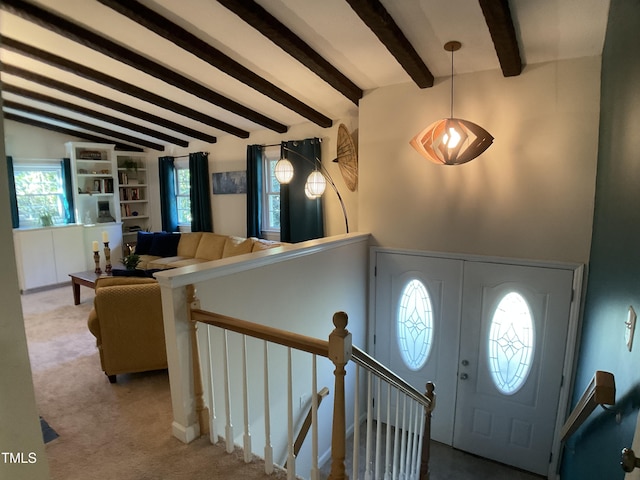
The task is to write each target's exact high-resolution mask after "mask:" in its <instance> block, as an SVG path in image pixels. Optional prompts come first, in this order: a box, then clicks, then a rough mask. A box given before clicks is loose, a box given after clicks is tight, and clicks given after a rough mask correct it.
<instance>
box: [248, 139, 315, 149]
mask: <svg viewBox="0 0 640 480" xmlns="http://www.w3.org/2000/svg"><path fill="white" fill-rule="evenodd" d="M315 138H318V137H315ZM287 141H289V142H290V141H291V140H287ZM294 141H299V140H294ZM283 143H285V142H280V143H271V144H262V145H260V146H261V147H262V148H267V147H281V146H282V144H283ZM318 143H322V138H318Z"/></svg>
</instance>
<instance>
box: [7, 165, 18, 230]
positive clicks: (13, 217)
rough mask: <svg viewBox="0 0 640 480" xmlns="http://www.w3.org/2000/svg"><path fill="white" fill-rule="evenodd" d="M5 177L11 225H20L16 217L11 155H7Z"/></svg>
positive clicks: (16, 206) (16, 209) (14, 183)
mask: <svg viewBox="0 0 640 480" xmlns="http://www.w3.org/2000/svg"><path fill="white" fill-rule="evenodd" d="M7 177H8V180H9V207H10V208H11V225H12V227H13V228H18V227H19V226H20V219H19V217H18V197H16V180H15V178H14V176H13V157H7Z"/></svg>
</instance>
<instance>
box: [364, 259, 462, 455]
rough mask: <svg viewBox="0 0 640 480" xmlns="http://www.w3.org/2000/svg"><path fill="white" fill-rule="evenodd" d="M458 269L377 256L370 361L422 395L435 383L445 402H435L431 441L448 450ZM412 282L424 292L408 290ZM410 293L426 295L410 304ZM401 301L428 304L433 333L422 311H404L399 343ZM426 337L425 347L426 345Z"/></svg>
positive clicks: (450, 263)
mask: <svg viewBox="0 0 640 480" xmlns="http://www.w3.org/2000/svg"><path fill="white" fill-rule="evenodd" d="M462 266H463V262H462V261H460V260H451V259H446V258H436V257H425V256H421V255H411V254H390V253H389V254H388V253H379V254H377V275H376V307H375V322H376V329H375V353H374V356H375V357H376V358H377V359H378V360H379V361H380V362H382V363H383V364H385V365H387V366H388V367H389V368H390V369H391V370H393V371H394V372H396V373H397V374H398V375H400V376H401V377H402V378H403V379H404V380H406V381H407V382H409V383H410V384H411V385H413V386H414V387H415V388H417V389H418V390H420V391H421V392H424V391H425V385H426V383H427V382H434V383H435V384H436V390H437V394H438V396H439V397H440V398H442V399H448V400H445V401H443V402H441V403H438V407H437V408H438V411H437V413H434V414H433V418H432V423H431V437H432V438H433V439H434V440H436V441H438V442H441V443H446V444H447V445H451V443H452V441H453V420H454V413H455V405H454V402H453V401H452V399H454V398H455V395H456V383H457V381H456V368H457V367H456V366H457V363H458V337H459V326H460V320H459V319H460V291H461V290H460V289H461V286H462ZM413 280H417V281H418V282H420V283H421V284H422V285H423V286H424V291H418V290H415V289H413V288H412V287H411V286H410V285H411V284H410V282H412V281H413ZM408 286H409V290H408V289H407V287H408ZM414 294H415V295H417V296H418V297H422V296H423V295H424V294H426V295H427V298H426V299H421V298H414V299H412V298H411V297H412V296H413V295H414ZM403 299H404V300H405V302H407V301H408V302H412V301H413V300H417V305H421V304H422V303H423V302H422V300H425V301H426V302H428V304H429V305H430V307H431V311H432V317H431V322H432V323H431V326H430V328H431V332H428V331H427V329H428V328H429V326H428V325H424V324H421V322H420V318H418V317H419V316H420V314H421V313H424V312H419V311H406V309H404V311H406V313H407V315H406V318H405V320H406V321H405V322H404V327H405V328H404V331H405V332H407V335H404V336H403V340H399V336H398V333H400V332H399V331H398V322H397V315H398V309H399V308H404V307H403ZM415 306H416V304H415V303H414V304H413V307H415ZM413 310H415V309H413ZM425 327H426V328H425ZM400 335H401V336H402V333H401V334H400ZM428 335H429V336H430V339H429V340H430V342H429V345H424V344H423V343H424V340H425V339H427V336H428ZM409 341H410V342H411V343H414V344H418V348H417V349H416V350H415V352H413V353H412V354H411V355H410V356H409V363H412V365H411V366H409V365H407V361H406V358H407V351H406V347H407V346H408V345H407V343H406V342H409ZM403 351H404V353H403ZM423 354H424V356H425V358H424V359H422V358H421V356H422V355H423ZM422 360H424V361H422ZM380 401H381V402H383V403H384V401H385V400H384V398H382V399H381V400H380ZM392 401H393V400H392ZM382 410H383V411H384V407H383V409H382Z"/></svg>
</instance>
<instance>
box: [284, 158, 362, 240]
mask: <svg viewBox="0 0 640 480" xmlns="http://www.w3.org/2000/svg"><path fill="white" fill-rule="evenodd" d="M282 149H283V150H284V151H285V152H288V153H292V154H294V155H296V156H298V157H300V158H301V159H303V160H304V161H306V162H309V163H311V164H312V165H313V166H314V167H315V170H314V171H313V172H311V173H310V174H309V176H308V177H307V183H306V184H305V193H306V195H307V197H308V198H310V199H314V198H320V197H321V196H322V195H323V194H324V190H325V188H326V182H329V185H331V188H333V191H334V192H335V193H336V195H337V197H338V201H339V202H340V206H341V207H342V215H344V225H345V229H346V233H349V220H348V219H347V209H346V207H345V206H344V201H343V200H342V195H340V192H339V191H338V187H336V184H335V182H334V181H333V178H331V175H329V172H328V171H327V169H326V168H325V167H324V166H323V165H322V162H321V161H320V159H319V158H315V159H313V160H311V159H309V158H307V157H305V156H304V155H302V154H300V153H298V152H296V151H294V150H291V149H290V148H287V147H284V146H283V147H282ZM293 175H294V171H293V165H292V164H291V162H290V161H289V160H287V159H286V158H281V159H280V160H278V163H276V166H275V176H276V179H277V180H278V182H280V183H284V184H287V183H289V182H290V181H291V179H292V178H293Z"/></svg>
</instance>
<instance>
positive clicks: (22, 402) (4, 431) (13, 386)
mask: <svg viewBox="0 0 640 480" xmlns="http://www.w3.org/2000/svg"><path fill="white" fill-rule="evenodd" d="M0 103H1V102H0ZM0 133H3V127H2V124H0ZM3 138H4V136H2V135H0V151H3V152H4V142H3ZM7 185H8V180H7V168H6V162H4V160H3V162H2V167H0V243H1V244H2V245H3V248H2V249H0V271H1V272H2V275H0V305H2V315H0V332H2V333H1V334H0V352H2V354H1V356H0V358H1V360H0V452H7V453H13V454H14V455H15V454H22V455H23V457H21V458H24V459H25V461H26V462H27V463H9V460H8V459H7V460H5V455H1V456H0V478H11V479H15V480H22V479H24V480H39V479H46V478H49V463H48V461H47V457H46V455H45V450H44V443H43V441H42V432H41V430H40V422H39V420H38V412H37V409H36V401H35V396H34V392H33V383H32V378H31V365H30V363H29V356H28V353H27V340H26V336H25V331H24V320H23V317H22V305H21V303H20V294H19V291H18V274H17V271H16V263H15V258H14V255H13V234H12V228H11V215H10V213H9V191H8V189H7ZM30 454H33V457H31V456H30ZM30 459H32V460H34V461H35V462H34V463H28V462H29V460H30Z"/></svg>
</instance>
